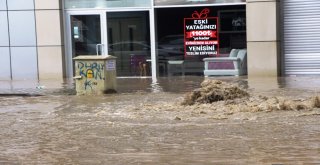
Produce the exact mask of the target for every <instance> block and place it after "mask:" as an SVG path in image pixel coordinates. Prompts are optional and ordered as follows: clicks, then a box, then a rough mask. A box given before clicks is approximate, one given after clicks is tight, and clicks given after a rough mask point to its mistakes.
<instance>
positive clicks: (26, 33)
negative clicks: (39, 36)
mask: <svg viewBox="0 0 320 165" xmlns="http://www.w3.org/2000/svg"><path fill="white" fill-rule="evenodd" d="M9 20H10V22H9V27H10V28H9V31H10V44H11V45H12V46H35V45H36V34H35V33H36V32H35V20H34V11H9Z"/></svg>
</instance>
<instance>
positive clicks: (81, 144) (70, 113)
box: [0, 76, 320, 165]
mask: <svg viewBox="0 0 320 165" xmlns="http://www.w3.org/2000/svg"><path fill="white" fill-rule="evenodd" d="M220 79H221V80H223V81H227V82H232V83H235V84H237V85H239V86H240V87H242V88H245V89H246V90H247V91H248V92H249V93H250V94H251V95H254V96H256V97H268V98H272V97H286V98H290V99H292V100H294V101H295V100H306V99H307V98H309V97H312V96H317V95H320V93H319V92H320V86H319V82H320V79H319V78H314V77H288V78H279V79H271V78H270V79H246V78H242V77H240V78H239V77H232V78H223V77H222V78H220ZM203 80H204V78H203V77H193V76H189V77H188V76H186V77H171V78H170V77H169V78H160V79H159V80H158V82H157V83H152V81H151V79H147V78H146V79H133V78H132V79H118V83H119V85H118V93H117V94H110V95H104V96H76V95H75V91H74V90H73V88H74V86H73V84H72V82H65V83H64V84H63V85H61V84H60V83H52V82H49V81H48V82H40V85H42V86H43V87H42V88H41V89H39V88H37V87H39V83H37V82H36V83H35V82H29V83H22V85H21V82H20V83H18V82H0V85H1V87H0V95H1V97H0V115H1V121H0V128H1V129H0V137H1V138H0V164H83V165H87V164H107V165H109V164H110V165H130V164H133V165H140V164H141V165H195V164H199V165H212V164H214V165H216V164H219V165H221V164H227V165H248V164H254V165H256V164H259V165H260V164H262V165H272V164H281V165H292V164H298V165H300V164H301V165H320V109H319V108H313V109H301V110H272V111H267V110H260V111H251V110H243V109H242V108H241V107H240V108H238V109H237V110H234V111H227V110H224V109H223V108H220V106H223V107H224V106H225V105H227V104H229V103H225V102H219V103H217V104H203V105H193V106H183V105H181V101H182V100H183V98H184V96H185V94H186V92H189V91H191V90H193V89H196V88H199V86H200V83H201V82H202V81H203Z"/></svg>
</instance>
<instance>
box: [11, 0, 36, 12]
mask: <svg viewBox="0 0 320 165" xmlns="http://www.w3.org/2000/svg"><path fill="white" fill-rule="evenodd" d="M28 9H34V3H33V0H8V10H28Z"/></svg>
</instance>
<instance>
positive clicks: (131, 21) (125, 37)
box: [107, 11, 151, 76]
mask: <svg viewBox="0 0 320 165" xmlns="http://www.w3.org/2000/svg"><path fill="white" fill-rule="evenodd" d="M107 36H108V53H109V54H110V55H113V56H116V57H117V75H118V76H150V75H151V48H150V28H149V12H148V11H126V12H108V13H107Z"/></svg>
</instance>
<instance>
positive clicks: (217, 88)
mask: <svg viewBox="0 0 320 165" xmlns="http://www.w3.org/2000/svg"><path fill="white" fill-rule="evenodd" d="M247 96H249V94H248V93H247V92H246V91H244V90H242V89H240V88H239V87H238V86H235V85H232V84H230V83H226V82H222V81H219V80H205V81H203V82H202V83H201V88H198V89H195V90H194V91H192V92H191V93H189V94H187V96H186V97H185V98H184V100H183V102H182V105H193V104H196V103H200V104H207V103H212V102H216V101H221V100H233V99H236V98H242V97H247Z"/></svg>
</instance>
